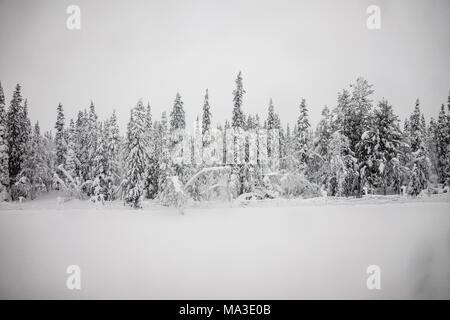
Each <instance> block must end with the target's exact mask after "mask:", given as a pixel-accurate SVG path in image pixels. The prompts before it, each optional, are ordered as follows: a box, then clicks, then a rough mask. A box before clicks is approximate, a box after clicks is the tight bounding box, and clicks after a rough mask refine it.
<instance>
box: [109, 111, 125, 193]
mask: <svg viewBox="0 0 450 320" xmlns="http://www.w3.org/2000/svg"><path fill="white" fill-rule="evenodd" d="M105 126H106V127H107V134H106V154H107V158H108V162H107V168H106V174H107V176H108V177H110V179H111V181H112V183H113V185H118V184H119V183H120V177H121V168H120V167H121V166H120V144H121V138H120V134H119V125H118V124H117V116H116V112H115V110H113V113H112V115H111V117H110V118H109V119H108V121H107V125H105Z"/></svg>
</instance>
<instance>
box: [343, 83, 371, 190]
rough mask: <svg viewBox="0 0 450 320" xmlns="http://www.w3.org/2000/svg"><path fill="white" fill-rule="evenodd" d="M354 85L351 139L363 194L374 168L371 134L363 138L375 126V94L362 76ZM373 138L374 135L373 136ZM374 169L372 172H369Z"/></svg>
mask: <svg viewBox="0 0 450 320" xmlns="http://www.w3.org/2000/svg"><path fill="white" fill-rule="evenodd" d="M351 87H352V96H351V101H350V110H351V111H350V115H349V119H348V120H349V128H350V129H349V130H350V131H349V136H348V138H349V140H350V147H351V149H352V151H353V152H354V153H355V156H356V158H357V159H358V163H359V178H358V180H359V183H358V186H357V190H358V195H361V193H362V188H363V187H364V184H366V183H367V182H368V183H372V181H371V178H372V177H374V176H373V170H372V169H373V168H372V167H371V163H370V158H371V157H372V155H371V152H372V151H373V149H372V148H371V144H373V140H372V141H371V140H370V138H371V137H370V136H369V135H366V139H363V134H364V133H366V132H368V133H370V132H371V129H372V128H373V127H372V125H373V122H372V120H373V115H372V100H371V99H370V96H371V95H372V94H373V92H374V91H373V90H372V85H371V84H369V83H368V82H367V80H365V79H364V78H362V77H359V78H358V79H356V83H355V84H354V85H352V86H351ZM372 138H373V137H372ZM368 171H372V172H368Z"/></svg>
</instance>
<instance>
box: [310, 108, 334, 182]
mask: <svg viewBox="0 0 450 320" xmlns="http://www.w3.org/2000/svg"><path fill="white" fill-rule="evenodd" d="M332 133H333V132H332V128H331V113H330V110H329V109H328V107H327V106H325V107H324V108H323V110H322V119H321V120H320V121H319V124H318V125H317V128H316V136H315V139H314V144H313V145H314V147H313V148H314V152H311V159H310V164H309V168H310V174H309V175H310V176H311V177H312V181H313V182H314V183H317V184H319V185H320V186H322V185H324V184H325V183H326V180H327V175H328V172H329V167H328V166H329V162H330V161H329V160H330V159H329V152H328V146H329V143H330V139H331V135H332Z"/></svg>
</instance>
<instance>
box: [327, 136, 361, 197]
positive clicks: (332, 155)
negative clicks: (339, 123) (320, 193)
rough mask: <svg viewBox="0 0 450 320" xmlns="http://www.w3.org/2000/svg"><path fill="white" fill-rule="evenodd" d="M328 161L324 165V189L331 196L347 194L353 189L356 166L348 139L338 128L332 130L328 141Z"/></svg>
mask: <svg viewBox="0 0 450 320" xmlns="http://www.w3.org/2000/svg"><path fill="white" fill-rule="evenodd" d="M327 150H328V157H329V163H328V165H327V166H326V168H327V169H328V172H327V174H326V183H325V184H326V190H327V192H328V194H329V195H332V196H338V197H343V196H348V195H350V194H351V193H352V191H353V185H354V182H355V180H356V176H357V172H358V168H357V163H356V162H357V160H356V158H355V157H354V156H353V154H352V151H351V149H350V141H349V139H348V138H347V137H346V136H345V135H344V134H341V131H340V130H337V131H336V132H334V133H333V134H332V135H331V137H330V140H329V143H328V147H327Z"/></svg>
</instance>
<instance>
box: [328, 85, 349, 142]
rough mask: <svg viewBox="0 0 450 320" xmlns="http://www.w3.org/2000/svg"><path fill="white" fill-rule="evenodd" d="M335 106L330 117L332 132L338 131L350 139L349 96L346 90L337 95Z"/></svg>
mask: <svg viewBox="0 0 450 320" xmlns="http://www.w3.org/2000/svg"><path fill="white" fill-rule="evenodd" d="M337 102H338V104H337V106H336V107H335V108H334V109H333V111H332V114H331V117H332V132H335V131H337V130H340V132H341V134H343V135H344V136H346V137H347V138H350V136H351V135H352V131H351V130H352V129H351V127H352V118H354V117H353V116H352V108H351V95H350V92H349V91H348V90H346V89H343V90H342V92H339V93H338V98H337Z"/></svg>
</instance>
